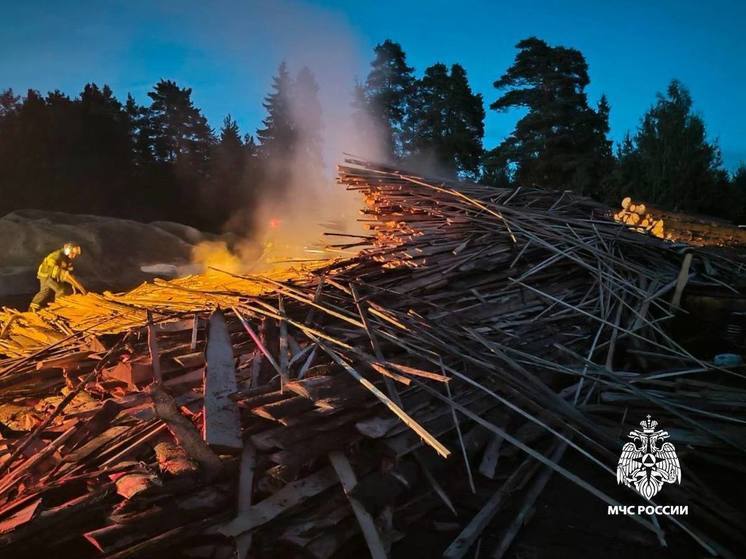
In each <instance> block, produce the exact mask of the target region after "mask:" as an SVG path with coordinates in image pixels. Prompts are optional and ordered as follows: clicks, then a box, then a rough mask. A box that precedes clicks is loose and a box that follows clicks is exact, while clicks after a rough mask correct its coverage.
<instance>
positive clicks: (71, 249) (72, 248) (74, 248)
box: [62, 242, 80, 258]
mask: <svg viewBox="0 0 746 559" xmlns="http://www.w3.org/2000/svg"><path fill="white" fill-rule="evenodd" d="M62 251H63V252H64V253H65V256H67V257H69V258H77V257H78V256H80V245H79V244H78V243H73V242H68V243H65V245H64V246H63V247H62Z"/></svg>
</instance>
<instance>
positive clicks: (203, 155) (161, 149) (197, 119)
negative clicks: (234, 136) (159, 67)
mask: <svg viewBox="0 0 746 559" xmlns="http://www.w3.org/2000/svg"><path fill="white" fill-rule="evenodd" d="M148 97H150V98H151V99H152V103H151V105H150V107H148V109H147V113H146V115H147V116H146V118H147V131H148V133H149V134H150V135H151V136H150V138H149V140H150V142H151V143H152V146H153V155H154V157H155V159H156V160H157V161H161V162H167V163H177V164H180V165H185V164H186V165H187V166H189V167H191V169H192V170H194V171H195V172H196V173H197V174H198V175H201V176H204V175H206V174H207V168H208V160H209V154H210V147H211V145H212V143H213V142H214V137H213V135H212V130H210V127H209V126H208V124H207V119H206V118H205V117H204V116H203V115H202V112H201V111H200V110H199V109H198V108H196V107H195V106H194V103H193V102H192V90H191V88H180V87H179V86H178V85H176V83H175V82H173V81H170V80H161V81H159V82H158V83H157V84H156V85H155V87H154V88H153V91H151V92H149V93H148Z"/></svg>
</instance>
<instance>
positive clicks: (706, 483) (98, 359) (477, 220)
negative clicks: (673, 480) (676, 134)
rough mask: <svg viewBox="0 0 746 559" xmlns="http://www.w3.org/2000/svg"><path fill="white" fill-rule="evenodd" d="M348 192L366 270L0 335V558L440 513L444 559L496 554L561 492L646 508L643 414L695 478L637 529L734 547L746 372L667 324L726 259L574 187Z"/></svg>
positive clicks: (306, 542) (336, 544) (103, 299)
mask: <svg viewBox="0 0 746 559" xmlns="http://www.w3.org/2000/svg"><path fill="white" fill-rule="evenodd" d="M339 182H340V183H342V184H344V185H346V186H347V188H348V189H350V190H356V191H359V192H361V193H362V194H363V195H364V197H365V200H366V208H365V209H364V210H363V212H364V219H363V221H364V222H365V223H366V225H367V226H368V228H369V230H370V234H369V235H358V236H345V238H343V239H342V240H340V241H339V244H336V245H335V247H336V248H338V249H343V250H350V249H357V250H359V253H358V254H357V255H356V256H354V257H350V258H346V259H342V260H337V261H334V262H330V263H328V264H326V265H324V266H323V267H320V268H316V269H314V270H305V271H299V272H297V273H294V274H288V275H287V276H285V277H274V278H271V277H235V276H232V275H229V274H225V273H220V272H219V271H215V272H214V273H213V274H210V275H208V276H202V277H190V278H184V279H181V280H177V281H173V282H157V283H155V284H152V285H144V286H142V287H140V288H138V289H136V290H135V291H133V292H131V293H128V294H120V295H114V294H108V293H107V294H104V295H95V294H89V295H86V296H72V297H68V298H65V299H63V300H60V301H59V302H58V303H56V304H55V305H53V306H52V307H50V308H48V309H46V310H44V311H43V312H42V313H40V314H38V315H29V314H25V313H23V314H17V313H12V312H9V311H6V312H5V313H4V314H2V315H0V321H2V322H1V323H0V324H1V326H0V327H2V336H0V338H1V339H0V344H2V345H0V352H2V353H3V354H5V355H6V356H7V358H6V359H5V360H3V361H0V385H1V386H2V389H1V390H0V423H2V425H0V428H2V439H1V440H0V549H1V550H2V554H3V555H4V556H5V555H7V556H9V557H11V556H12V557H27V556H28V557H38V556H39V554H40V553H43V552H45V551H48V550H51V549H54V550H55V553H57V554H59V555H62V556H70V557H73V556H74V557H79V558H81V559H82V558H86V557H107V558H118V559H121V558H126V557H137V558H140V557H155V556H158V557H212V558H216V557H233V556H235V554H236V553H237V556H238V557H241V558H244V557H247V556H251V557H275V556H278V555H279V554H280V553H284V554H286V555H287V556H295V555H297V556H304V557H317V558H327V557H333V556H337V557H349V556H364V555H365V554H366V553H368V554H370V555H371V556H373V557H376V558H378V557H385V556H387V555H390V554H392V553H393V554H396V550H397V546H398V545H401V544H402V543H404V542H406V540H407V538H408V536H409V535H410V534H412V533H414V532H415V531H416V530H422V529H423V528H422V527H423V526H429V525H430V524H432V518H433V515H434V514H435V515H438V514H442V511H446V513H447V514H448V515H451V514H454V515H455V513H457V512H458V513H459V515H458V516H451V517H450V519H451V520H450V522H449V525H450V526H452V528H451V529H452V530H454V532H453V534H452V537H451V541H450V544H447V545H445V546H443V548H442V549H440V550H439V552H438V553H439V554H442V555H443V556H444V557H449V558H456V557H463V556H464V555H465V554H466V553H467V552H468V551H469V550H470V549H471V550H473V549H474V548H475V546H479V545H480V542H481V541H482V539H484V543H482V544H481V547H482V548H483V549H486V547H487V546H488V545H489V546H492V547H493V548H494V554H493V556H494V557H501V556H503V555H504V554H505V553H506V551H507V550H508V549H509V547H510V545H511V543H512V542H513V540H514V539H515V537H516V535H517V534H518V532H519V530H520V528H521V526H522V525H523V524H524V521H525V520H526V519H527V517H528V515H529V514H530V512H531V510H532V507H533V506H534V503H535V501H536V499H537V498H538V497H539V495H540V494H541V491H542V490H543V488H544V487H545V486H546V484H547V482H548V480H549V479H550V475H551V474H553V473H557V474H559V475H560V476H563V477H565V478H566V479H568V480H570V481H571V482H573V483H574V484H576V485H577V486H579V487H580V488H582V489H583V490H585V491H588V492H590V493H591V494H592V495H594V496H595V497H597V498H598V510H599V513H598V514H605V511H606V507H607V505H621V504H624V505H627V504H640V503H645V501H644V500H643V499H642V498H641V497H639V496H638V495H637V494H636V493H635V492H633V491H632V490H629V489H626V488H622V489H620V488H618V487H617V482H616V464H617V461H618V458H619V453H620V450H621V446H622V444H623V443H624V442H625V440H626V439H625V438H624V436H625V434H626V431H628V430H629V428H630V427H634V426H636V425H637V424H638V423H639V421H640V420H641V419H643V418H644V417H645V416H646V415H647V414H651V415H652V416H653V417H654V418H655V419H657V420H658V421H659V422H660V423H661V424H662V425H665V426H666V428H667V429H668V431H669V433H670V435H671V441H673V442H674V443H675V445H676V449H677V451H678V455H679V459H680V460H681V463H682V466H683V468H684V474H683V477H684V480H685V481H684V482H682V483H681V485H678V484H672V485H667V486H666V488H665V491H663V492H662V493H661V494H660V495H659V496H656V497H655V498H654V499H653V502H654V503H656V504H675V505H687V506H689V510H690V511H691V512H690V515H689V516H688V517H676V516H668V517H666V516H660V517H650V516H644V515H642V516H634V517H632V518H633V520H635V521H636V522H637V524H638V525H639V526H640V529H641V530H642V531H643V532H644V533H647V534H649V535H650V538H651V542H652V544H654V545H657V544H658V543H660V544H665V543H666V542H667V541H669V540H670V539H674V540H677V539H678V540H682V539H686V541H687V542H688V543H689V544H691V545H694V546H698V547H699V548H701V549H702V550H703V551H702V553H710V554H716V555H721V556H724V557H737V556H739V554H741V553H742V552H743V550H744V549H746V541H745V540H744V536H743V534H742V530H741V527H742V526H743V521H744V518H743V513H742V510H741V509H739V504H740V503H739V501H738V500H737V493H733V492H727V491H725V492H724V491H723V490H722V486H719V485H718V484H717V483H713V482H711V481H710V480H711V479H712V478H711V477H707V476H708V475H710V474H711V473H712V472H717V473H718V476H726V475H733V476H734V479H736V478H735V476H736V475H737V474H738V473H740V471H741V469H742V467H741V466H740V462H741V461H742V459H743V452H744V448H745V444H744V443H746V429H744V420H743V417H742V416H743V414H742V413H741V412H742V410H743V406H744V404H743V402H744V401H746V390H744V386H743V371H742V370H741V369H740V368H734V367H730V368H729V367H717V366H715V365H713V364H712V363H711V362H710V361H709V360H708V359H704V358H702V357H699V356H695V355H692V354H691V353H689V352H688V351H687V350H686V349H685V348H684V347H682V346H681V345H679V344H678V343H677V342H676V340H674V339H673V338H672V337H671V335H670V333H669V332H668V331H667V329H666V327H665V325H666V321H667V319H669V318H671V317H672V316H673V315H674V314H675V313H677V312H682V311H680V310H679V305H680V301H681V293H682V290H683V288H684V286H685V285H686V284H687V283H689V284H693V283H696V284H699V285H714V286H727V287H728V288H729V289H733V290H737V289H739V288H740V287H741V286H742V285H743V280H744V278H745V277H746V276H745V275H744V271H743V269H742V267H741V266H740V265H739V264H737V263H735V262H733V261H731V260H728V259H727V258H725V257H723V256H721V255H719V254H716V253H714V252H707V251H705V250H704V249H700V250H698V251H697V252H694V253H693V254H692V253H689V255H687V256H686V257H683V256H682V255H681V253H680V252H679V250H678V248H679V247H675V246H672V245H670V244H667V243H665V242H663V241H660V240H658V239H655V238H653V237H650V236H647V235H640V234H638V233H635V232H633V231H629V230H627V229H626V228H623V227H621V226H619V225H618V224H616V223H614V222H613V221H610V220H608V219H602V218H598V217H593V216H597V215H600V214H601V213H603V211H604V208H601V207H600V206H598V205H597V204H595V203H593V202H590V201H588V200H586V199H583V198H578V197H576V196H573V195H570V194H569V193H563V194H558V193H556V192H548V191H542V190H537V189H530V188H517V189H496V188H492V187H486V186H481V185H476V184H462V183H460V184H448V183H444V182H442V181H433V180H428V179H423V178H420V177H415V176H409V175H406V174H404V173H401V172H399V171H397V170H394V169H389V168H386V167H383V166H380V165H374V164H371V163H368V162H365V161H358V160H348V161H347V163H346V165H344V166H342V167H340V169H339ZM339 237H340V234H338V233H334V234H332V237H331V238H339ZM683 263H686V264H685V265H684V266H682V264H683ZM563 458H564V460H563ZM568 458H572V459H574V460H575V462H571V463H570V464H568V463H567V459H568ZM579 461H580V462H583V463H584V464H586V465H587V464H590V466H591V467H592V468H594V469H597V470H598V471H599V472H602V474H603V475H604V477H603V479H604V480H605V483H603V484H595V485H594V484H592V483H591V482H589V481H586V480H585V479H584V477H583V476H581V475H578V474H577V473H575V472H574V468H573V466H572V464H576V463H577V462H579ZM470 492H473V493H475V494H476V497H474V498H473V499H469V501H470V503H471V505H470V507H471V508H469V507H468V506H467V505H466V504H465V502H464V501H465V500H464V499H463V498H462V496H463V495H464V494H465V493H466V494H468V493H470ZM474 499H477V501H478V503H479V505H478V506H477V508H476V509H474V504H473V503H474ZM505 510H511V511H513V512H512V513H511V516H510V520H509V521H508V522H507V523H505V524H501V525H498V526H496V527H493V528H492V529H490V530H489V535H488V533H487V532H485V528H486V527H487V526H488V525H490V523H491V522H492V521H493V519H494V518H496V516H498V515H499V514H500V513H501V512H503V511H505ZM442 524H443V523H441V525H442ZM441 527H442V526H441Z"/></svg>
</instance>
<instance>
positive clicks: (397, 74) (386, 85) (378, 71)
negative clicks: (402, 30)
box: [353, 39, 415, 158]
mask: <svg viewBox="0 0 746 559" xmlns="http://www.w3.org/2000/svg"><path fill="white" fill-rule="evenodd" d="M374 52H375V58H374V59H373V62H371V70H370V72H369V74H368V77H367V79H366V80H365V84H364V85H359V86H357V87H356V89H355V98H354V101H353V107H354V108H355V110H356V111H357V112H358V113H362V115H359V116H358V117H357V118H358V120H369V121H370V122H371V123H372V124H373V126H374V127H375V128H376V129H377V133H378V134H380V135H381V136H382V142H383V145H384V150H385V151H386V153H387V154H388V155H389V156H391V157H392V158H400V157H402V156H403V155H404V154H405V148H404V143H405V140H404V137H403V136H404V127H405V120H406V116H407V109H408V107H409V104H410V102H411V96H412V94H413V93H414V86H415V78H414V75H413V71H414V69H413V68H412V67H410V66H407V60H406V55H405V54H404V51H403V50H402V48H401V45H399V43H395V42H393V41H391V40H389V39H387V40H385V41H384V42H383V43H381V44H379V45H377V46H376V47H375V49H374Z"/></svg>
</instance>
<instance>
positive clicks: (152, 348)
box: [148, 311, 161, 382]
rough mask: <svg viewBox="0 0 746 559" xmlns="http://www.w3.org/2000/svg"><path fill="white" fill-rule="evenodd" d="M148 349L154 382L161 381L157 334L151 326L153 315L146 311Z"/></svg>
mask: <svg viewBox="0 0 746 559" xmlns="http://www.w3.org/2000/svg"><path fill="white" fill-rule="evenodd" d="M148 351H149V352H150V363H151V366H152V368H153V378H154V379H155V380H156V382H160V381H161V355H160V352H159V351H158V336H157V334H156V331H155V327H154V326H153V315H152V313H151V312H150V311H148Z"/></svg>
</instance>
